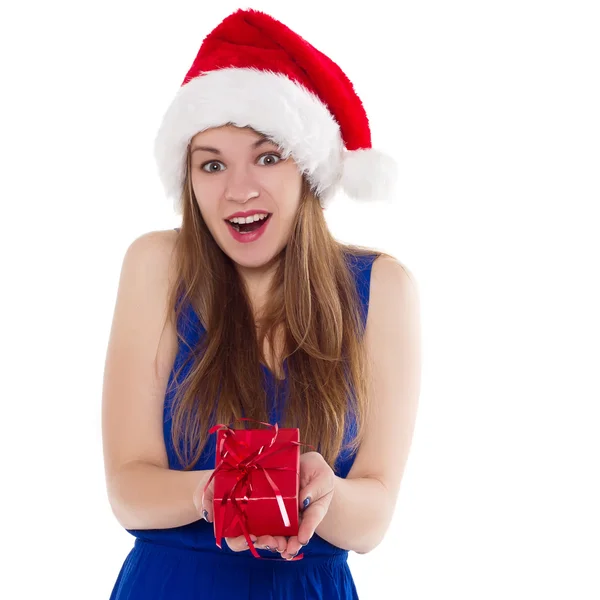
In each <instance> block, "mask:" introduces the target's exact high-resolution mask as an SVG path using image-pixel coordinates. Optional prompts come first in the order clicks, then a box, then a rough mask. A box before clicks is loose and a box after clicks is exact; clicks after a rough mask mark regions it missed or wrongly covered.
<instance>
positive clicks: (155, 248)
mask: <svg viewBox="0 0 600 600" xmlns="http://www.w3.org/2000/svg"><path fill="white" fill-rule="evenodd" d="M176 235H177V234H176V232H175V231H172V232H171V231H168V232H160V231H159V232H152V233H148V234H145V235H142V236H141V237H139V238H138V239H136V240H135V241H134V242H133V243H132V244H131V245H130V247H129V248H128V249H127V252H126V254H125V258H124V260H123V265H122V269H121V277H120V282H119V288H118V292H117V299H116V306H115V310H114V316H113V322H112V328H111V331H110V336H109V341H108V348H107V354H106V363H105V368H104V382H103V388H102V444H103V452H104V468H105V476H106V487H107V492H108V499H109V503H110V506H111V508H112V510H113V513H114V514H115V516H116V517H117V520H118V521H119V522H120V523H121V525H123V527H125V528H126V529H152V528H169V527H176V526H178V525H184V524H187V523H190V522H192V521H197V520H198V519H199V518H200V515H199V514H198V512H197V511H196V510H195V507H194V503H193V493H194V490H195V488H196V485H198V483H200V481H201V480H202V478H206V477H207V471H195V472H194V471H190V472H188V471H175V470H169V463H168V458H167V452H166V448H165V442H164V434H163V411H164V399H165V391H166V387H167V383H168V379H169V374H170V371H171V369H172V366H173V363H174V360H175V355H176V352H177V333H176V330H175V325H174V323H173V322H172V319H170V318H167V309H168V307H167V296H168V291H169V284H170V280H171V279H172V275H173V274H172V271H171V265H172V263H171V260H170V259H171V253H172V250H173V244H174V241H175V237H176Z"/></svg>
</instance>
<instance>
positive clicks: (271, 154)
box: [258, 152, 281, 165]
mask: <svg viewBox="0 0 600 600" xmlns="http://www.w3.org/2000/svg"><path fill="white" fill-rule="evenodd" d="M268 156H270V157H274V158H275V159H276V160H275V162H269V163H267V164H268V165H276V164H277V163H278V162H279V161H280V160H281V156H279V155H278V154H275V153H273V152H267V154H263V155H262V156H259V158H258V160H259V161H260V160H261V159H262V158H266V157H268Z"/></svg>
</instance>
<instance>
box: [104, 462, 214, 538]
mask: <svg viewBox="0 0 600 600" xmlns="http://www.w3.org/2000/svg"><path fill="white" fill-rule="evenodd" d="M211 473H212V469H209V470H205V471H176V470H173V469H165V468H164V467H159V466H157V465H153V464H150V463H145V462H140V461H135V462H131V463H128V464H126V465H125V466H123V467H121V469H120V470H119V471H118V472H117V473H116V474H115V475H114V476H113V477H112V479H111V480H110V481H109V482H108V496H109V498H110V504H111V508H112V510H113V513H114V515H115V516H116V518H117V520H118V521H119V523H120V524H121V525H122V526H123V527H124V528H125V529H168V528H171V527H179V526H182V525H187V524H188V523H193V522H194V521H198V520H199V519H200V518H201V516H200V514H199V512H198V509H196V507H195V505H194V502H193V497H194V492H195V491H196V490H197V488H198V486H199V485H201V487H204V485H205V484H206V482H207V481H208V478H209V477H210V474H211Z"/></svg>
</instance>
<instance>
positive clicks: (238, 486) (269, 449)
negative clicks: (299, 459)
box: [202, 417, 312, 560]
mask: <svg viewBox="0 0 600 600" xmlns="http://www.w3.org/2000/svg"><path fill="white" fill-rule="evenodd" d="M236 421H253V422H255V423H259V424H261V425H267V426H268V427H269V428H271V429H272V430H273V432H274V433H273V437H272V438H271V440H270V442H269V443H268V444H263V445H262V446H260V447H258V448H257V449H256V450H254V451H253V452H249V446H248V444H247V443H246V442H245V441H243V440H241V439H240V437H239V435H238V431H236V430H235V429H232V428H231V427H230V426H229V425H223V424H219V425H215V426H214V427H212V428H211V429H210V430H209V433H214V432H216V431H217V430H219V429H224V430H225V433H224V435H223V437H222V439H221V442H220V444H219V447H218V448H217V454H218V457H219V459H220V460H219V463H218V464H217V466H216V468H215V470H214V471H213V473H212V474H211V476H210V478H209V479H208V481H207V482H206V485H205V486H204V490H203V492H202V503H203V504H204V494H205V492H206V490H207V488H208V486H209V485H210V482H211V481H212V479H213V477H214V476H215V475H216V474H217V473H218V472H219V471H235V472H236V473H237V478H236V482H235V484H234V485H233V486H232V488H231V489H230V490H228V491H226V492H225V493H224V494H223V498H222V499H221V504H222V505H225V504H226V503H227V501H228V500H230V501H231V504H232V506H233V510H234V513H235V517H234V519H233V522H232V526H233V525H235V524H236V523H237V522H238V521H239V522H240V526H241V528H242V532H243V534H244V537H245V538H246V542H247V543H248V548H249V549H250V552H251V553H252V555H253V556H254V557H255V558H259V559H262V560H286V559H283V558H264V557H262V556H260V555H259V554H258V552H257V551H256V548H255V546H254V544H253V542H252V539H251V538H250V533H249V532H248V521H247V515H246V509H247V505H248V501H249V499H250V497H251V496H252V491H253V487H252V478H253V475H254V474H255V473H256V472H257V471H259V470H260V471H262V473H263V474H264V476H265V478H266V480H267V482H268V483H269V485H270V487H271V489H272V490H273V494H274V496H275V498H276V500H277V506H278V508H279V513H280V515H281V519H282V521H283V523H284V525H285V526H286V527H289V526H290V518H289V515H288V513H287V510H286V508H285V504H284V502H283V496H282V494H281V491H280V490H279V487H278V486H277V484H276V483H275V482H274V481H273V479H272V478H271V476H270V475H269V473H268V472H267V471H293V470H294V469H293V468H292V467H267V468H265V467H264V466H263V465H262V464H261V463H262V461H263V460H264V459H265V458H266V457H267V456H273V455H274V454H277V453H278V452H282V451H283V450H287V449H288V447H289V446H290V445H293V446H303V445H308V444H302V443H300V442H294V441H291V440H290V441H289V442H287V443H284V444H282V445H281V446H280V447H279V448H277V447H274V444H275V441H276V440H277V436H278V435H279V425H278V424H277V423H275V424H274V425H271V424H270V423H264V422H263V421H256V420H255V419H248V418H246V417H242V418H240V419H236ZM310 447H311V448H312V446H310ZM236 496H240V497H241V498H240V499H239V500H238V498H236ZM215 537H216V542H217V546H218V547H219V548H221V539H222V538H223V519H220V520H219V523H218V525H217V526H216V528H215ZM302 558H303V554H299V555H298V556H295V557H294V558H292V559H291V560H301V559H302Z"/></svg>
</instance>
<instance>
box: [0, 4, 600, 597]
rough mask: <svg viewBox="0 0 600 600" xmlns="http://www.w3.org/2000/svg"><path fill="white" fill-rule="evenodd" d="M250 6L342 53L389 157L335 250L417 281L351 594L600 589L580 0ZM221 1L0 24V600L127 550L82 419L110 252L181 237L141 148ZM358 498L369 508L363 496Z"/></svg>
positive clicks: (55, 7) (82, 587)
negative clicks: (402, 426) (414, 344)
mask: <svg viewBox="0 0 600 600" xmlns="http://www.w3.org/2000/svg"><path fill="white" fill-rule="evenodd" d="M351 6H352V3H346V2H323V1H319V2H303V3H297V2H294V3H286V2H282V1H278V2H275V1H271V2H267V1H262V2H261V1H258V0H257V1H256V2H255V3H254V4H253V5H252V8H257V9H260V10H264V11H266V12H269V13H270V14H272V15H273V16H274V17H276V18H278V19H279V20H281V21H283V22H284V23H285V24H287V25H288V26H290V27H291V28H292V29H294V30H296V31H297V32H298V33H300V34H301V35H302V36H303V37H305V38H306V39H307V40H308V41H310V42H311V43H312V44H313V45H315V46H316V47H317V48H319V49H320V50H322V51H323V52H325V53H326V54H328V55H329V56H330V57H331V58H333V59H334V60H335V61H336V62H338V63H339V64H340V65H341V66H342V68H343V69H344V70H345V72H346V73H347V74H348V75H349V77H350V79H351V80H352V81H353V83H354V85H355V88H356V90H357V92H358V93H359V95H360V96H361V98H362V100H363V102H364V104H365V106H366V108H367V112H368V114H369V117H370V122H371V127H372V132H373V144H374V146H376V147H378V148H380V149H382V150H385V151H387V152H391V153H392V154H393V155H394V156H395V158H396V159H397V160H398V162H399V164H400V180H399V186H398V193H397V197H396V201H395V204H394V205H393V206H387V205H385V206H384V205H381V204H379V203H375V204H373V205H372V206H366V205H363V204H356V203H353V202H351V201H349V200H347V199H346V198H341V197H340V198H339V199H338V201H336V202H335V204H334V205H333V206H332V207H331V208H330V209H329V210H328V211H327V213H326V217H327V221H328V223H329V225H330V227H331V230H332V231H333V233H334V235H335V236H336V237H338V238H339V239H343V240H344V241H351V242H356V243H360V244H366V245H371V246H374V247H376V248H379V249H382V250H385V251H387V252H390V253H391V254H393V255H394V256H396V257H397V258H398V259H399V260H400V261H402V262H403V263H404V264H405V265H406V266H407V267H408V268H409V269H410V270H411V271H412V272H413V274H414V275H415V277H416V278H417V280H418V283H419V286H420V293H421V304H422V331H423V379H422V393H421V399H420V408H419V414H418V420H417V426H416V430H415V436H414V441H413V446H412V450H411V454H410V457H409V461H408V464H407V468H406V472H405V476H404V479H403V482H402V487H401V491H400V496H399V498H398V504H397V509H396V513H395V517H394V520H393V522H392V524H391V526H390V529H389V531H388V534H387V537H386V539H385V541H384V542H383V543H382V544H381V545H380V546H379V547H378V548H377V549H376V550H374V551H373V552H371V553H369V554H367V555H355V554H352V553H351V555H350V564H351V568H352V571H353V573H354V577H355V581H356V585H357V588H358V591H359V595H360V598H361V599H370V598H401V599H406V600H425V599H433V598H461V599H462V600H471V599H472V600H480V599H481V598H486V600H492V599H503V600H504V599H505V598H511V599H514V600H517V599H518V600H521V599H523V600H525V599H527V600H529V599H531V598H545V599H550V598H552V599H554V598H561V599H565V600H566V599H569V600H571V599H577V600H592V599H597V598H599V597H600V582H599V578H598V565H599V564H600V551H599V547H600V546H599V544H598V540H599V538H600V522H599V512H598V507H599V506H600V492H599V489H598V488H599V477H598V474H599V471H600V469H599V467H598V458H599V457H600V443H599V441H598V440H599V434H598V431H599V428H598V427H599V420H598V410H597V408H598V403H599V401H600V381H599V377H598V371H599V365H600V341H599V340H600V317H599V316H598V315H599V307H600V290H599V282H598V274H599V270H598V261H599V258H600V243H599V238H600V236H599V234H598V231H599V229H600V222H599V220H598V213H597V208H598V203H599V200H600V197H599V196H600V194H599V191H600V184H599V166H600V144H599V139H600V118H599V114H600V112H599V110H598V107H599V106H600V85H599V72H600V71H599V67H600V65H599V60H598V57H599V56H600V41H599V40H600V36H599V35H598V31H599V29H600V20H599V18H598V14H597V13H596V12H595V11H594V9H596V8H597V3H595V2H580V1H575V0H570V1H569V2H567V1H563V2H555V1H545V2H541V1H539V2H533V1H525V0H519V1H514V0H504V1H502V2H493V1H487V2H479V1H471V2H467V1H464V0H462V1H455V2H445V1H425V0H422V1H420V2H390V1H388V0H385V1H371V2H369V3H362V4H361V3H356V4H355V5H354V8H352V7H351ZM245 7H246V6H245V5H238V4H236V3H234V2H227V1H223V0H221V1H219V2H201V1H198V0H196V1H195V2H191V1H185V2H184V1H181V2H166V1H165V2H160V3H158V2H154V3H153V2H141V1H137V2H132V1H129V2H128V1H124V0H119V1H118V2H117V1H114V0H113V1H106V0H105V1H104V2H98V3H92V2H74V1H73V2H64V1H63V2H58V1H55V2H41V1H38V2H18V3H17V2H15V1H14V0H13V3H9V2H7V3H3V4H2V14H0V23H1V25H0V28H1V29H0V61H1V62H2V64H1V71H0V73H1V74H2V75H1V81H0V85H1V86H2V92H1V96H0V98H1V106H2V110H0V126H1V136H0V165H1V167H0V168H1V180H0V184H1V191H2V213H1V214H2V239H1V244H2V250H3V252H2V273H3V282H4V285H3V286H2V287H3V289H4V292H3V293H2V313H1V314H2V317H3V326H2V342H3V344H2V350H3V360H2V370H3V373H2V375H3V377H2V381H3V384H2V398H3V411H2V416H3V422H2V425H3V426H2V435H1V440H2V488H3V492H2V496H1V498H2V522H3V527H2V547H3V553H4V558H3V561H2V566H3V568H2V571H3V574H2V577H1V578H0V596H1V597H2V598H7V599H8V598H11V599H12V598H27V599H31V598H78V599H81V598H86V599H87V600H92V599H107V598H108V597H109V595H110V591H111V589H112V586H113V584H114V581H115V579H116V577H117V574H118V572H119V569H120V567H121V565H122V563H123V560H124V559H125V556H126V555H127V553H128V552H129V549H130V548H131V546H132V544H133V541H134V540H133V538H132V537H131V536H130V535H129V534H128V533H127V532H125V531H124V530H123V529H122V528H121V526H120V525H119V524H118V522H117V521H116V519H115V518H114V516H113V515H112V512H111V510H110V506H109V504H108V500H107V497H106V491H105V482H104V472H103V463H102V446H101V429H100V411H101V393H102V389H101V385H102V376H103V368H104V358H105V351H106V344H107V341H108V335H109V329H110V325H111V320H112V312H113V308H114V301H115V295H116V291H117V284H118V277H119V273H120V267H121V261H122V258H123V255H124V252H125V250H126V248H127V247H128V245H129V244H130V243H131V242H132V241H133V240H134V239H135V238H136V237H138V236H139V235H141V234H143V233H145V232H147V231H152V230H160V229H168V228H170V227H176V226H178V225H179V218H178V217H177V216H176V215H175V214H174V213H173V211H172V206H171V203H170V201H169V200H166V199H165V197H164V195H163V191H162V188H161V187H160V183H159V180H158V178H157V174H156V169H155V165H154V162H153V157H152V142H153V139H154V135H155V133H156V129H157V127H158V124H159V122H160V118H161V117H162V114H163V113H164V111H165V109H166V107H167V105H168V103H169V102H170V101H171V99H172V97H173V96H174V94H175V92H176V90H177V89H178V87H179V85H180V84H181V81H182V80H183V77H184V75H185V73H186V72H187V69H188V68H189V66H190V65H191V62H192V60H193V58H194V57H195V55H196V52H197V50H198V47H199V45H200V43H201V41H202V38H203V37H204V35H206V34H207V33H208V32H209V31H210V30H211V29H212V28H213V27H215V26H216V25H217V24H218V23H219V22H220V21H221V20H222V19H223V18H224V17H225V16H227V15H228V14H229V13H230V12H232V11H233V10H234V9H236V8H245ZM373 510H377V507H376V506H374V507H373Z"/></svg>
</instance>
